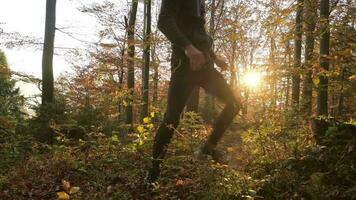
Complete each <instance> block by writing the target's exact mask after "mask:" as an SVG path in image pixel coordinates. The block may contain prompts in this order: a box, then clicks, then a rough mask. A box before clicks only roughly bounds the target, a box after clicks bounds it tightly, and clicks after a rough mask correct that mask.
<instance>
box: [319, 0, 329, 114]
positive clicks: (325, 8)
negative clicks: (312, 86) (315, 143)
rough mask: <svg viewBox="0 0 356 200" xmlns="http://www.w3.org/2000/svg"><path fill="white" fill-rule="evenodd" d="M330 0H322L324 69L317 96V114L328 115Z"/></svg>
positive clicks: (321, 43)
mask: <svg viewBox="0 0 356 200" xmlns="http://www.w3.org/2000/svg"><path fill="white" fill-rule="evenodd" d="M329 7H330V5H329V0H321V1H320V20H321V24H320V31H321V37H320V67H321V69H322V70H323V72H322V73H321V75H320V76H319V79H320V83H319V85H318V98H317V114H318V115H319V116H320V115H323V116H327V115H328V78H327V72H328V70H329V60H328V56H329V48H330V27H329Z"/></svg>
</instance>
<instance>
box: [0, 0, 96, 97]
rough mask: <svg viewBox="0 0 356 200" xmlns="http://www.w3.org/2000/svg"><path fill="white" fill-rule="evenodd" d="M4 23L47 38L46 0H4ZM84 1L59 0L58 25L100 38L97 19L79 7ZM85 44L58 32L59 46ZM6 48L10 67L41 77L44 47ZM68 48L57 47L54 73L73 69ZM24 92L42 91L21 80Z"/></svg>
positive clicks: (0, 13)
mask: <svg viewBox="0 0 356 200" xmlns="http://www.w3.org/2000/svg"><path fill="white" fill-rule="evenodd" d="M82 1H83V2H85V4H90V3H94V2H100V0H82ZM0 2H1V6H0V23H1V24H2V25H1V27H2V28H3V29H4V31H5V32H19V33H20V34H21V35H27V36H32V37H36V38H41V40H42V38H43V35H44V24H45V13H46V12H45V11H46V10H45V7H46V1H45V0H0ZM81 5H82V4H81V2H80V0H57V19H56V27H57V28H62V29H64V30H65V31H66V32H70V33H75V34H74V36H75V37H76V38H78V39H80V40H84V41H88V42H93V41H95V38H96V29H97V24H96V20H95V19H94V18H93V17H91V16H89V15H87V14H84V13H81V12H80V11H78V10H77V8H78V7H80V6H81ZM83 45H84V44H83V43H82V42H79V41H77V40H75V39H73V38H71V37H69V36H68V35H65V34H63V33H61V32H58V31H57V32H56V37H55V47H65V48H81V47H82V48H83V47H84V46H83ZM0 48H1V49H2V50H3V51H5V53H6V55H7V59H8V63H9V65H10V68H11V69H12V70H13V71H17V72H24V73H26V74H29V75H34V76H36V77H38V78H40V77H41V62H42V49H41V48H32V47H31V48H24V47H21V48H13V49H7V48H5V47H2V46H0ZM64 53H65V51H63V50H59V49H57V50H56V55H55V56H54V66H53V68H54V76H55V78H56V77H58V76H59V75H60V74H61V73H62V72H64V71H69V70H70V65H69V63H68V62H67V61H66V59H65V57H64ZM18 86H19V87H20V90H21V93H22V94H24V95H25V96H30V95H33V94H34V93H38V92H39V91H38V90H37V89H36V87H35V86H33V85H29V84H23V83H20V84H19V85H18Z"/></svg>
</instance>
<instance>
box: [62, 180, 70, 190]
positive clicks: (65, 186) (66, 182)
mask: <svg viewBox="0 0 356 200" xmlns="http://www.w3.org/2000/svg"><path fill="white" fill-rule="evenodd" d="M62 186H63V189H64V190H65V191H68V190H69V189H70V183H69V182H68V181H66V180H62Z"/></svg>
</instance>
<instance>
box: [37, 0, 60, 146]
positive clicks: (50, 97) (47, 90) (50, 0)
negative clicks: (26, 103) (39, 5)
mask: <svg viewBox="0 0 356 200" xmlns="http://www.w3.org/2000/svg"><path fill="white" fill-rule="evenodd" d="M55 32H56V0H47V1H46V22H45V35H44V45H43V55H42V108H41V112H40V119H41V122H42V127H41V129H40V132H39V133H38V135H37V139H38V140H39V141H40V142H46V143H49V144H53V142H54V131H53V130H52V128H51V127H50V126H49V121H50V119H51V118H52V114H53V113H52V108H51V105H52V104H53V103H54V78H53V52H54V38H55Z"/></svg>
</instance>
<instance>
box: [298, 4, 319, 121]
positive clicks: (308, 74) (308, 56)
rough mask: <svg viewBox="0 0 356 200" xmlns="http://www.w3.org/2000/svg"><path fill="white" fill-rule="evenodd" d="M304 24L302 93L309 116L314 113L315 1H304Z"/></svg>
mask: <svg viewBox="0 0 356 200" xmlns="http://www.w3.org/2000/svg"><path fill="white" fill-rule="evenodd" d="M304 2H305V3H304V12H305V15H304V17H305V18H304V19H305V20H304V23H305V36H306V39H305V40H306V41H305V64H304V69H305V70H304V73H305V74H304V79H303V92H302V100H301V104H302V110H303V111H304V112H305V113H306V114H307V115H308V116H310V115H311V112H312V94H313V81H312V62H313V57H314V56H313V52H314V44H315V36H314V31H315V26H316V12H317V8H316V6H317V2H316V1H314V0H305V1H304Z"/></svg>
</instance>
